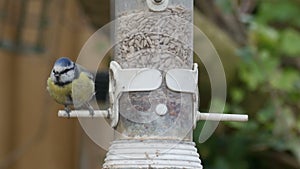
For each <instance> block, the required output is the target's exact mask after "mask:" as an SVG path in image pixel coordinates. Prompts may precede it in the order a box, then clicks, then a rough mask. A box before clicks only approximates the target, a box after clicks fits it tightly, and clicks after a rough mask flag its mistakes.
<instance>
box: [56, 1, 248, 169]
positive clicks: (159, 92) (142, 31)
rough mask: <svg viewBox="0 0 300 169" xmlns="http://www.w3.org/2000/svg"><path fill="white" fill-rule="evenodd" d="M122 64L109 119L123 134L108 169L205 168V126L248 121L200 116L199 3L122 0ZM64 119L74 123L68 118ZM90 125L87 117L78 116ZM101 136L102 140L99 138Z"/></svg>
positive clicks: (118, 52)
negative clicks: (200, 149) (198, 131)
mask: <svg viewBox="0 0 300 169" xmlns="http://www.w3.org/2000/svg"><path fill="white" fill-rule="evenodd" d="M114 9H115V16H116V19H117V21H116V25H115V28H114V40H115V42H116V45H115V48H114V61H112V62H111V63H110V79H109V97H110V108H109V109H108V110H95V115H94V118H98V117H99V118H100V117H101V118H109V119H110V120H111V127H113V128H114V129H115V130H116V131H118V132H119V133H120V137H119V138H115V141H113V142H112V143H111V146H110V148H109V150H108V153H107V155H106V159H105V163H104V165H103V168H105V169H129V168H178V169H183V168H185V169H186V168H192V169H195V168H197V169H198V168H199V169H201V168H202V165H201V160H200V158H199V154H198V153H197V149H196V148H195V143H194V142H193V133H192V132H193V128H195V127H196V122H197V121H199V120H209V121H247V120H248V116H247V115H238V114H220V113H202V112H199V111H198V100H199V93H198V65H197V64H195V63H193V27H192V24H189V23H192V22H193V0H184V1H183V0H114ZM58 116H59V117H68V114H67V113H66V112H65V111H63V110H61V111H59V113H58ZM70 117H87V118H90V117H91V116H90V113H89V111H87V110H75V111H71V112H70ZM99 134H101V133H99Z"/></svg>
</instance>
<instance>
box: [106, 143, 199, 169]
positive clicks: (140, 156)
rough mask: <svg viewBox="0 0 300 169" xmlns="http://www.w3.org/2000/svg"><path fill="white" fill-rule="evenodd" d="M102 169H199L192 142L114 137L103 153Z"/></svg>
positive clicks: (195, 150) (196, 154)
mask: <svg viewBox="0 0 300 169" xmlns="http://www.w3.org/2000/svg"><path fill="white" fill-rule="evenodd" d="M103 168H104V169H133V168H143V169H146V168H147V169H149V168H170V169H171V168H172V169H189V168H193V169H202V165H201V160H200V158H199V154H198V153H197V149H196V148H195V143H194V142H190V141H174V140H117V141H113V142H112V145H111V146H110V148H109V151H108V153H107V154H106V159H105V164H104V165H103Z"/></svg>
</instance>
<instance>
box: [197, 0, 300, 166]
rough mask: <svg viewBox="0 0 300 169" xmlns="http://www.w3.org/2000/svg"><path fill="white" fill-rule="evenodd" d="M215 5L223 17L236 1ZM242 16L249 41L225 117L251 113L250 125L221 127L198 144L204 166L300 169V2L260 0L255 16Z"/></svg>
mask: <svg viewBox="0 0 300 169" xmlns="http://www.w3.org/2000/svg"><path fill="white" fill-rule="evenodd" d="M215 2H216V4H217V5H218V6H219V8H220V9H221V11H222V12H223V13H224V14H225V13H228V12H230V11H232V10H233V9H232V8H233V5H232V4H231V3H232V2H233V1H226V2H225V1H222V0H215ZM242 17H243V18H241V19H242V20H243V22H244V24H245V25H246V32H247V43H246V45H240V47H239V49H238V50H237V55H238V56H239V57H240V58H241V63H240V64H239V67H238V71H237V74H236V78H237V79H238V80H237V82H236V83H235V84H234V85H232V86H231V87H230V88H229V89H228V90H229V91H228V100H227V105H226V113H239V114H248V115H249V121H248V122H247V123H238V122H227V123H220V125H219V127H218V129H217V131H216V132H215V133H214V135H213V136H212V137H211V138H210V139H209V140H208V141H207V142H205V143H203V144H198V145H197V147H198V148H199V151H200V154H201V156H202V157H201V159H202V160H203V165H204V166H205V169H265V168H272V169H296V168H298V169H299V168H300V165H299V164H300V117H299V113H300V1H296V0H285V1H283V0H261V1H257V4H256V10H255V12H253V13H251V14H247V15H243V16H242ZM220 55H222V53H220ZM202 125H203V122H199V125H198V127H197V129H196V130H195V137H194V138H195V139H197V138H198V136H199V132H200V131H201V127H202ZM195 142H197V140H195Z"/></svg>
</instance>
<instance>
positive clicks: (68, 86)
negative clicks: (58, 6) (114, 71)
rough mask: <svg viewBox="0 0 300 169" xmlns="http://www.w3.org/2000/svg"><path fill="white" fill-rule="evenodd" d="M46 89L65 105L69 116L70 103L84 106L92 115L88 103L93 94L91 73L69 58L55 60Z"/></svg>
mask: <svg viewBox="0 0 300 169" xmlns="http://www.w3.org/2000/svg"><path fill="white" fill-rule="evenodd" d="M47 90H48V92H49V94H50V96H51V97H53V98H54V100H55V101H56V102H57V103H59V104H63V105H64V106H65V110H66V112H67V113H68V115H69V117H70V114H69V113H70V110H71V109H70V106H71V105H74V106H76V107H83V106H86V107H87V108H88V110H89V112H90V115H91V116H93V115H94V111H93V108H92V106H91V105H90V104H89V101H90V100H91V99H92V97H93V95H94V94H95V84H94V80H93V74H92V73H90V72H88V71H86V70H85V69H84V68H83V67H82V66H80V65H79V64H76V63H74V62H72V61H71V60H70V59H69V58H66V57H62V58H59V59H57V60H56V62H55V63H54V66H53V69H52V71H51V73H50V77H49V78H48V80H47Z"/></svg>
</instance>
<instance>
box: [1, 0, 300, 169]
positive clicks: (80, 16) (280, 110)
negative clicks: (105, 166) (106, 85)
mask: <svg viewBox="0 0 300 169" xmlns="http://www.w3.org/2000/svg"><path fill="white" fill-rule="evenodd" d="M109 5H110V3H109V0H63V1H62V0H14V1H11V0H0V77H1V79H0V82H1V83H0V169H29V168H30V169H39V168H43V169H53V168H55V169H87V168H90V169H94V168H95V169H96V168H101V163H102V162H103V159H104V158H105V151H104V150H102V149H101V148H99V147H98V146H96V145H95V144H94V143H93V142H92V141H91V140H90V139H89V138H88V137H87V136H86V135H85V134H84V132H83V131H82V129H81V127H80V125H79V123H78V120H76V119H70V120H66V119H61V118H58V117H57V110H59V109H62V108H63V106H61V105H58V104H56V103H55V102H54V101H53V100H52V98H50V96H49V95H48V93H47V91H46V79H47V78H48V75H49V73H50V70H51V68H52V65H53V63H54V61H55V60H56V59H57V58H59V57H61V56H67V57H70V58H72V59H73V60H76V58H77V56H78V54H79V52H80V49H81V48H82V46H83V45H84V43H85V41H87V39H88V38H89V37H90V36H91V35H92V34H93V33H94V32H95V31H96V30H97V29H99V28H101V27H102V26H103V25H105V24H106V23H108V22H109V20H110V11H109V9H110V7H109ZM299 16H300V1H299V0H285V1H282V0H210V1H207V0H195V10H194V23H195V25H196V26H197V27H199V28H200V29H201V30H202V31H203V32H204V33H205V34H206V35H207V36H208V38H209V39H210V40H211V41H212V43H213V44H214V46H215V48H216V49H217V51H218V53H219V55H220V57H221V60H222V62H223V64H224V68H225V71H226V76H227V77H226V78H227V84H228V95H227V105H226V109H225V112H226V113H240V114H248V115H249V119H250V120H249V122H247V123H236V122H226V123H223V122H222V123H220V125H219V127H218V128H217V131H216V132H215V133H214V135H213V136H212V137H211V138H210V139H209V140H208V141H206V142H205V143H202V144H197V148H198V151H199V153H200V155H201V159H202V162H203V165H204V166H205V168H206V169H268V168H273V169H300V118H299V116H300V115H299V110H300V19H299ZM195 48H197V46H195ZM195 60H196V57H195ZM196 61H197V60H196ZM199 64H200V86H199V87H200V96H201V99H200V100H201V103H200V110H201V111H207V109H208V106H209V102H210V84H209V80H208V76H207V73H206V71H205V69H204V68H203V66H201V62H199ZM104 65H105V64H104ZM100 69H101V68H100ZM102 69H105V66H104V67H102ZM202 125H203V122H199V123H198V127H197V128H196V129H195V131H194V136H195V142H197V138H198V135H199V132H200V131H201V127H202ZM99 134H101V133H99ZM103 137H104V136H103Z"/></svg>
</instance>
